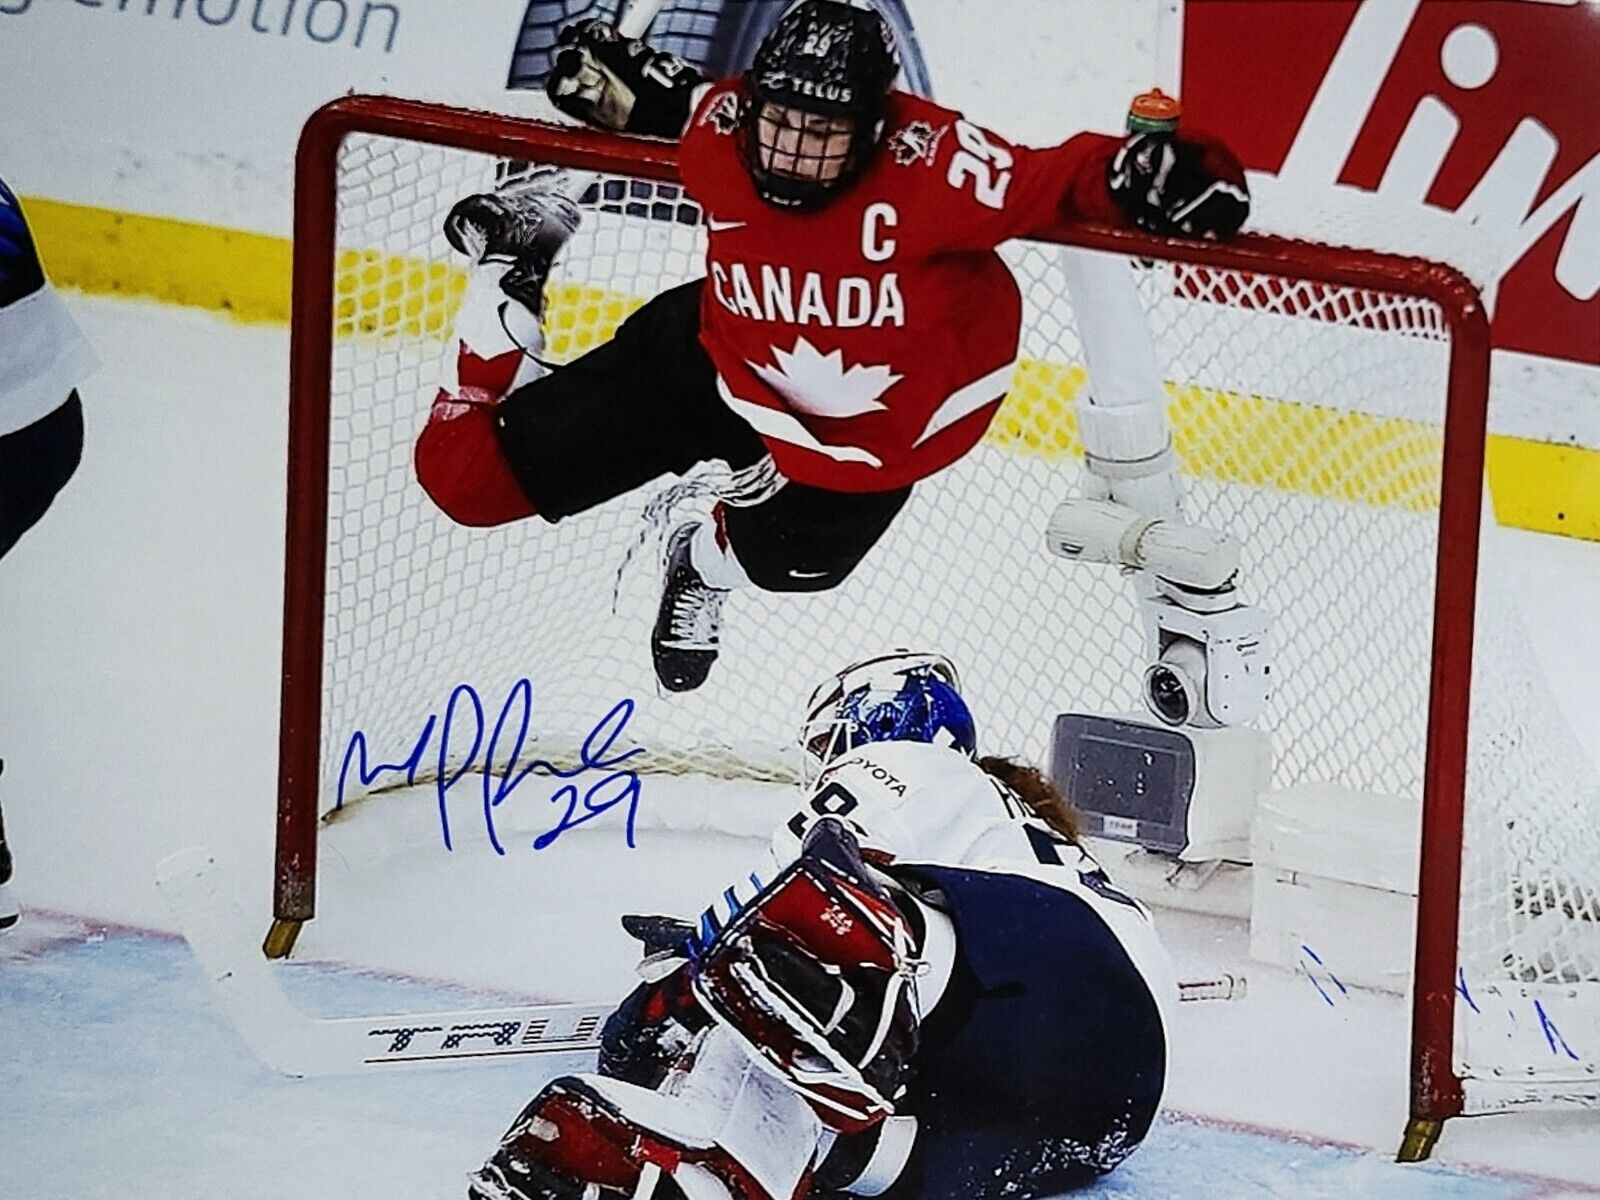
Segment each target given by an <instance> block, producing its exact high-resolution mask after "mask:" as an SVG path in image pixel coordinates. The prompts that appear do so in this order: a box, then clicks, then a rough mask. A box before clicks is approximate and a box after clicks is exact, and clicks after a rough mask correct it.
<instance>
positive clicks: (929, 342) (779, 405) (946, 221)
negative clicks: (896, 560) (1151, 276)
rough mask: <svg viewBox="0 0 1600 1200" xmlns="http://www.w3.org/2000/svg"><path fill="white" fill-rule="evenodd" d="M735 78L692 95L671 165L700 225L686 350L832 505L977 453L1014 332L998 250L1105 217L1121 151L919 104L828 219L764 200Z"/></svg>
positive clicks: (1016, 314) (782, 462) (901, 114)
mask: <svg viewBox="0 0 1600 1200" xmlns="http://www.w3.org/2000/svg"><path fill="white" fill-rule="evenodd" d="M741 95H742V93H741V89H740V85H739V83H738V82H736V81H730V82H726V83H722V84H718V85H717V86H715V87H713V88H712V89H711V90H710V91H709V92H708V93H707V94H706V95H705V96H703V97H702V98H701V102H700V104H699V105H698V106H697V107H696V109H695V112H694V115H693V116H692V117H691V118H690V121H689V126H688V128H687V129H686V130H685V132H684V135H683V140H682V145H681V149H680V153H679V165H680V169H681V171H682V176H683V180H684V183H685V185H686V186H687V188H688V190H689V193H690V195H692V196H693V197H694V199H695V200H696V201H698V202H699V203H700V205H701V207H702V208H703V209H704V210H705V217H706V228H707V232H708V246H707V253H706V284H707V286H706V291H705V296H704V299H703V300H702V301H701V314H700V318H701V323H700V340H701V343H702V344H703V345H704V346H705V349H706V352H707V353H708V354H709V355H710V356H711V361H712V362H713V363H714V364H715V366H716V368H717V373H718V377H719V379H718V386H719V387H720V388H721V390H722V396H723V399H724V400H725V401H726V402H727V403H728V405H729V406H730V407H731V408H733V409H734V411H735V412H737V413H738V414H739V415H740V416H742V417H744V418H745V420H747V421H749V423H750V424H751V426H752V427H754V429H755V430H756V432H757V433H759V434H760V435H761V437H762V439H763V440H764V441H765V442H766V444H767V447H768V449H769V450H770V451H771V452H772V456H773V459H774V461H775V462H776V463H777V466H778V469H779V470H780V471H781V472H783V474H784V475H785V476H787V477H788V478H789V479H792V480H794V481H796V482H798V483H806V484H811V485H814V486H816V487H823V488H829V489H831V490H834V491H848V492H872V491H885V490H888V489H890V488H898V487H903V486H905V485H907V484H910V483H913V482H915V481H916V480H918V479H923V478H926V477H927V476H929V475H931V474H933V472H935V471H937V470H939V469H940V468H942V467H945V466H948V465H949V464H950V463H952V462H954V461H955V460H956V459H958V458H960V457H961V456H962V455H963V454H965V453H966V452H967V451H968V450H970V449H971V448H972V447H973V446H974V445H976V444H977V442H978V440H979V439H980V438H982V437H983V433H984V430H985V429H987V428H988V425H989V422H990V420H991V419H992V418H993V417H994V414H995V412H996V410H997V409H998V407H999V404H1000V401H1001V399H1003V397H1004V395H1005V392H1006V389H1007V387H1008V386H1009V384H1010V380H1011V372H1012V368H1013V366H1014V364H1015V362H1016V357H1017V342H1018V337H1019V334H1020V331H1021V324H1022V301H1021V296H1020V295H1019V293H1018V290H1017V286H1016V283H1015V281H1014V280H1013V279H1012V277H1011V273H1010V271H1009V269H1008V268H1007V267H1006V265H1005V264H1004V263H1003V262H1002V261H1001V259H1000V257H999V256H998V255H997V254H996V253H995V252H994V247H996V246H997V245H999V244H1000V243H1001V242H1003V241H1006V240H1007V239H1009V238H1014V237H1018V236H1022V235H1025V234H1029V233H1035V232H1039V231H1041V230H1043V229H1045V228H1047V227H1049V226H1050V225H1052V224H1054V223H1055V222H1056V221H1057V220H1059V219H1060V217H1062V216H1063V215H1065V216H1074V215H1078V216H1085V217H1090V218H1093V219H1097V220H1115V219H1116V210H1115V209H1114V207H1113V206H1112V202H1111V198H1110V195H1109V193H1108V192H1107V191H1106V186H1105V167H1106V163H1107V162H1108V160H1109V159H1110V157H1111V155H1112V154H1113V153H1114V152H1115V150H1116V147H1117V145H1118V142H1117V139H1115V138H1110V137H1105V136H1103V135H1099V134H1087V133H1086V134H1079V135H1078V136H1076V137H1074V138H1072V139H1071V140H1069V141H1067V142H1065V143H1063V144H1062V145H1060V146H1055V147H1051V148H1049V149H1031V148H1028V147H1023V146H1014V145H1012V144H1010V143H1009V142H1007V141H1006V140H1005V139H1003V138H1001V137H999V136H997V135H996V134H994V133H991V132H989V131H988V130H985V129H982V128H980V127H979V126H977V125H974V124H972V123H971V122H969V121H967V120H966V119H964V118H963V117H962V116H961V115H960V114H959V113H957V112H954V111H952V110H950V109H948V108H943V107H941V106H939V105H937V104H934V103H932V102H931V101H928V100H923V99H921V98H920V97H916V96H911V95H907V94H904V93H900V92H896V93H894V94H893V95H892V96H891V98H890V104H889V113H888V119H887V120H886V122H885V124H884V129H883V138H882V142H881V143H880V145H879V147H878V152H877V154H876V156H875V158H874V159H873V161H872V163H871V164H870V165H869V166H868V167H867V169H866V170H865V171H864V172H863V173H862V174H861V175H860V176H859V177H857V178H856V179H855V180H854V181H853V182H852V183H851V184H850V186H849V187H848V188H846V189H845V190H844V191H842V192H841V193H840V194H839V195H838V196H837V197H835V198H834V199H833V200H831V201H830V202H829V203H828V204H826V205H824V206H823V207H821V208H819V209H815V210H810V211H805V212H800V211H793V210H789V209H784V208H779V207H776V206H774V205H771V204H769V203H767V202H766V201H764V200H762V199H761V198H760V196H759V195H758V194H757V193H756V190H755V187H754V185H753V184H752V183H751V181H750V178H749V176H748V175H747V174H746V173H745V169H744V166H743V164H742V162H741V160H740V156H739V150H738V138H739V134H738V121H739V106H740V104H741V102H742V100H741Z"/></svg>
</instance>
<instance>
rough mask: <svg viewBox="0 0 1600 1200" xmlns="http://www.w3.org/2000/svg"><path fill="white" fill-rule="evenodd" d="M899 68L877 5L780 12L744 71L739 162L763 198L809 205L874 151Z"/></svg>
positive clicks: (811, 1) (807, 5)
mask: <svg viewBox="0 0 1600 1200" xmlns="http://www.w3.org/2000/svg"><path fill="white" fill-rule="evenodd" d="M899 69H900V63H899V60H898V59H897V58H896V57H895V50H894V40H893V37H892V35H891V34H890V33H889V27H888V26H887V25H886V24H885V23H884V20H883V18H882V17H881V16H879V15H878V12H877V10H876V9H873V8H871V7H870V6H868V7H862V8H858V7H854V6H852V5H851V4H849V3H846V2H845V0H800V2H799V3H798V4H796V5H795V6H794V7H793V8H791V9H789V11H788V12H786V13H784V14H783V16H782V17H780V18H779V19H778V23H777V24H776V25H774V26H773V27H772V31H771V32H770V33H768V34H767V36H766V37H765V38H764V39H763V40H762V42H761V45H760V47H759V48H758V49H757V50H756V57H755V62H754V63H753V64H752V65H751V67H750V70H749V71H747V72H746V73H745V84H746V88H747V91H748V93H749V96H748V103H747V105H746V108H745V113H744V117H743V128H742V130H741V134H740V138H741V148H742V151H743V157H744V163H745V169H746V170H747V171H748V172H749V173H750V178H751V181H752V182H753V183H754V184H755V187H756V191H757V192H759V193H760V195H761V197H762V199H764V200H767V201H768V202H770V203H772V204H779V205H783V206H785V207H789V208H815V207H817V206H818V205H821V204H823V203H826V202H827V200H828V199H830V198H831V197H832V196H833V195H834V194H835V193H836V192H838V191H840V190H842V189H843V188H844V187H846V186H847V185H848V184H849V183H850V181H851V180H852V179H854V178H855V176H856V175H858V174H859V173H860V172H861V170H862V169H863V168H864V167H865V166H866V165H867V163H868V161H869V160H870V159H871V157H872V153H873V150H874V149H875V147H876V146H877V141H878V135H879V133H880V131H881V130H882V127H883V118H884V112H885V109H886V107H887V101H888V97H889V88H890V85H891V84H892V83H893V82H894V77H895V75H896V73H897V72H898V71H899Z"/></svg>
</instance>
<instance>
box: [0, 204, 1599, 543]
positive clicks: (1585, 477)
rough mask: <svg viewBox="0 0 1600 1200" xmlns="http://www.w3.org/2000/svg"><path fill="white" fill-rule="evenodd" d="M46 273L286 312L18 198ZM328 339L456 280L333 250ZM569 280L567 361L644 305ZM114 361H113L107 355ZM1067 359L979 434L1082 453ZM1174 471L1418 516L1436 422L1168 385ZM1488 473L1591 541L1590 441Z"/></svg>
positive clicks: (94, 288)
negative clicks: (334, 281)
mask: <svg viewBox="0 0 1600 1200" xmlns="http://www.w3.org/2000/svg"><path fill="white" fill-rule="evenodd" d="M23 207H24V208H25V209H26V211H27V215H28V221H29V224H30V225H31V226H32V227H33V230H34V234H35V237H36V239H37V241H38V244H39V248H40V254H41V256H42V258H43V259H44V262H45V266H46V269H47V270H48V272H49V274H50V277H51V279H52V280H54V281H55V282H56V283H57V284H58V285H60V286H61V287H64V288H71V289H75V290H77V291H81V292H86V293H89V294H91V295H111V296H125V297H130V298H134V297H136V298H142V299H149V300H154V301H157V302H159V303H163V304H177V305H183V306H185V307H190V308H200V309H205V310H208V311H211V312H217V313H221V314H224V315H227V316H231V317H233V318H235V319H238V320H242V321H251V322H274V323H279V324H282V323H285V322H287V321H288V319H289V275H290V262H291V253H290V244H289V241H288V239H286V238H281V237H274V236H271V235H268V234H259V233H247V232H242V231H240V230H233V229H224V228H221V227H219V226H214V225H203V224H198V223H195V222H190V221H178V220H173V219H171V218H167V217H154V216H146V215H143V214H139V213H124V212H116V211H113V210H109V209H103V208H95V207H92V206H89V205H81V204H68V203H64V202H62V201H58V200H46V199H40V198H36V197H35V198H24V200H23ZM337 278H338V285H337V293H338V295H337V304H336V307H335V320H336V332H338V333H339V334H341V335H343V336H351V335H368V336H371V335H377V336H392V335H396V334H400V335H404V336H407V337H418V336H423V337H430V338H442V337H444V336H445V335H446V334H448V332H449V330H450V328H451V325H452V323H453V321H454V320H455V314H456V310H457V309H458V307H459V306H460V302H461V296H462V293H463V292H464V290H465V287H466V273H465V272H464V271H462V270H460V269H459V268H456V267H453V266H449V265H446V264H441V263H437V262H424V261H422V260H420V259H415V258H408V257H406V256H403V255H394V254H384V253H381V252H377V251H357V250H347V251H342V252H341V255H340V260H339V264H338V272H337ZM643 299H644V298H643V297H632V296H626V295H622V294H619V293H616V292H611V291H607V290H606V289H602V288H597V287H589V286H583V285H578V284H570V283H568V284H557V285H556V286H554V287H552V288H551V291H550V296H549V302H550V303H549V309H548V314H547V317H546V326H547V332H548V337H549V346H548V350H549V353H550V356H551V358H552V359H553V360H554V361H557V362H566V361H570V360H571V359H572V358H575V357H576V356H577V355H579V354H581V353H583V352H584V351H585V350H587V349H589V348H590V347H592V346H594V345H597V344H598V343H599V342H601V341H603V340H604V339H605V338H608V337H610V336H611V333H612V331H613V330H614V329H615V328H616V326H617V325H618V324H620V323H621V321H622V320H623V319H624V318H625V317H626V316H627V315H628V314H629V313H630V312H632V311H633V310H634V309H636V308H638V307H639V305H640V304H641V303H642V302H643ZM109 367H110V369H112V370H115V364H109ZM1086 382H1087V376H1086V374H1085V372H1084V370H1083V368H1082V367H1081V366H1076V365H1068V364H1062V363H1051V362H1041V361H1037V360H1028V361H1024V362H1023V363H1021V364H1020V365H1019V367H1018V373H1017V378H1016V381H1015V383H1014V385H1013V389H1012V393H1011V395H1010V396H1009V397H1008V399H1007V401H1006V403H1005V404H1004V405H1003V406H1002V407H1001V410H1000V414H999V416H998V417H997V418H996V419H995V422H994V424H993V425H992V426H991V427H990V430H989V433H988V436H987V439H986V441H987V442H988V443H989V444H990V445H993V446H996V447H999V448H1002V449H1006V450H1009V451H1011V452H1013V453H1018V454H1026V455H1039V456H1043V457H1046V458H1055V457H1064V456H1067V455H1072V456H1081V455H1082V453H1083V448H1082V444H1081V442H1080V441H1079V438H1078V428H1077V416H1076V411H1075V408H1074V404H1075V402H1076V399H1077V397H1078V396H1079V395H1080V394H1081V392H1082V390H1083V388H1084V386H1085V384H1086ZM1168 392H1169V394H1170V396H1171V398H1172V406H1171V408H1170V410H1169V411H1170V413H1171V418H1172V429H1173V444H1174V448H1175V450H1176V452H1177V455H1178V458H1179V461H1180V463H1181V464H1182V467H1183V469H1184V471H1186V472H1187V473H1189V474H1192V475H1196V476H1200V477H1204V478H1209V479H1216V480H1221V481H1226V482H1234V483H1249V484H1255V485H1258V486H1263V487H1272V488H1277V489H1280V490H1284V491H1290V492H1296V493H1300V494H1304V495H1311V496H1324V497H1329V498H1334V499H1339V500H1347V501H1352V502H1355V503H1361V504H1370V505H1380V506H1384V507H1396V508H1400V509H1405V510H1411V511H1425V510H1427V509H1429V508H1432V507H1435V506H1436V505H1437V504H1438V461H1439V455H1440V444H1439V436H1440V435H1439V431H1438V429H1437V428H1435V427H1433V426H1431V425H1428V424H1425V423H1418V422H1409V421H1402V420H1397V419H1394V418H1388V417H1375V416H1371V415H1368V414H1364V413H1352V412H1347V411H1343V410H1339V409H1331V408H1322V407H1318V406H1316V405H1311V404H1299V403H1291V402H1288V401H1283V400H1276V399H1271V398H1268V397H1264V396H1247V395H1241V394H1236V393H1231V392H1216V391H1210V390H1207V389H1202V388H1197V387H1192V386H1179V385H1170V384H1169V385H1168ZM1488 462H1489V481H1490V487H1491V490H1492V492H1493V495H1494V504H1495V512H1496V515H1497V516H1498V517H1499V519H1500V521H1501V522H1502V523H1503V524H1506V525H1512V526H1515V527H1518V528H1522V529H1532V530H1539V531H1542V532H1547V533H1561V534H1566V535H1568V536H1571V537H1580V538H1587V539H1590V540H1595V541H1600V450H1593V449H1588V448H1585V447H1580V446H1569V445H1557V444H1552V443H1548V442H1539V441H1531V440H1528V439H1524V438H1513V437H1506V436H1503V435H1493V436H1491V437H1490V439H1489V446H1488Z"/></svg>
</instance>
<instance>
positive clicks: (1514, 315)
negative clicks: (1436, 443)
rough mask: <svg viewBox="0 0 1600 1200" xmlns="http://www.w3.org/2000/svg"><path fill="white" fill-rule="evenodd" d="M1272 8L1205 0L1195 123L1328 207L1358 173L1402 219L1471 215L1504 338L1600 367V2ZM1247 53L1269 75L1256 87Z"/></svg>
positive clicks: (1188, 22) (1197, 45) (1505, 342)
mask: <svg viewBox="0 0 1600 1200" xmlns="http://www.w3.org/2000/svg"><path fill="white" fill-rule="evenodd" d="M1264 7H1266V6H1265V5H1260V4H1256V3H1242V2H1240V0H1206V2H1205V3H1191V4H1189V5H1188V6H1187V8H1186V16H1185V45H1184V101H1185V109H1186V112H1185V119H1186V120H1192V121H1193V123H1194V124H1195V125H1196V126H1197V127H1201V128H1208V129H1212V130H1215V131H1216V132H1219V133H1221V134H1223V135H1224V136H1225V137H1226V138H1227V139H1228V140H1229V142H1230V143H1232V144H1233V145H1234V147H1235V149H1236V150H1238V152H1239V153H1240V155H1241V157H1242V158H1243V159H1244V161H1245V164H1246V165H1247V166H1249V167H1252V168H1256V169H1259V170H1264V171H1267V172H1273V171H1275V172H1276V175H1277V180H1278V184H1279V186H1280V187H1281V189H1282V191H1283V193H1284V195H1285V197H1289V198H1293V197H1300V196H1304V197H1306V204H1307V206H1308V207H1309V208H1311V209H1313V210H1314V208H1315V204H1316V199H1317V196H1318V194H1319V193H1321V192H1326V190H1327V189H1330V188H1331V187H1333V186H1334V185H1336V184H1343V185H1347V186H1354V187H1356V188H1358V189H1362V190H1367V191H1371V192H1373V193H1375V194H1376V196H1378V197H1379V198H1380V199H1382V200H1385V201H1389V202H1391V205H1385V206H1384V209H1385V211H1394V212H1395V213H1396V214H1397V215H1398V218H1399V220H1400V222H1401V223H1403V220H1404V212H1405V211H1406V210H1407V209H1410V208H1417V207H1418V206H1421V205H1423V204H1428V205H1431V206H1434V207H1435V208H1437V209H1440V210H1443V211H1444V212H1446V213H1449V214H1453V219H1454V221H1455V222H1456V223H1457V224H1458V225H1459V226H1460V227H1461V228H1462V231H1463V233H1464V234H1466V235H1468V236H1469V237H1473V238H1476V239H1477V240H1479V242H1480V244H1482V245H1486V246H1489V247H1492V248H1493V249H1494V252H1495V253H1494V257H1495V259H1496V260H1497V261H1496V266H1497V268H1498V272H1497V274H1496V276H1495V277H1494V278H1493V279H1491V280H1489V281H1487V282H1488V285H1489V287H1488V291H1487V293H1486V294H1487V298H1488V299H1489V301H1490V303H1491V304H1493V303H1495V301H1496V300H1498V313H1497V316H1496V322H1495V335H1496V344H1497V345H1500V346H1503V347H1507V348H1512V349H1518V350H1525V351H1529V352H1532V353H1536V354H1544V355H1550V356H1553V357H1559V358H1565V359H1570V360H1573V361H1577V362H1584V363H1600V336H1596V334H1595V330H1596V329H1597V328H1600V72H1596V71H1595V70H1594V67H1593V64H1594V63H1595V62H1596V61H1597V60H1600V6H1597V5H1594V4H1578V5H1553V4H1548V3H1531V2H1525V3H1506V2H1504V0H1497V2H1495V0H1365V2H1364V3H1357V2H1356V0H1326V2H1324V3H1320V4H1312V5H1307V4H1289V3H1283V4H1278V5H1275V6H1274V7H1275V9H1277V10H1278V11H1276V12H1274V13H1273V14H1272V15H1271V18H1270V19H1263V15H1262V11H1261V10H1262V8H1264ZM1240 62H1256V63H1260V64H1262V70H1261V72H1259V74H1260V75H1261V76H1263V77H1264V78H1257V79H1255V80H1254V81H1253V82H1252V83H1248V84H1246V85H1245V86H1243V87H1241V86H1240V81H1239V78H1238V74H1237V65H1238V64H1239V63H1240ZM1306 80H1313V81H1317V82H1316V83H1315V85H1314V91H1313V90H1312V88H1310V87H1307V86H1306V84H1305V82H1304V81H1306ZM1230 92H1231V95H1230V94H1229V93H1230ZM1306 232H1307V233H1309V234H1310V235H1311V236H1316V235H1317V233H1318V231H1317V230H1315V229H1312V230H1308V231H1306ZM1325 236H1336V234H1335V232H1334V231H1328V233H1327V234H1325ZM1401 248H1402V249H1403V248H1404V247H1401Z"/></svg>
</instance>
